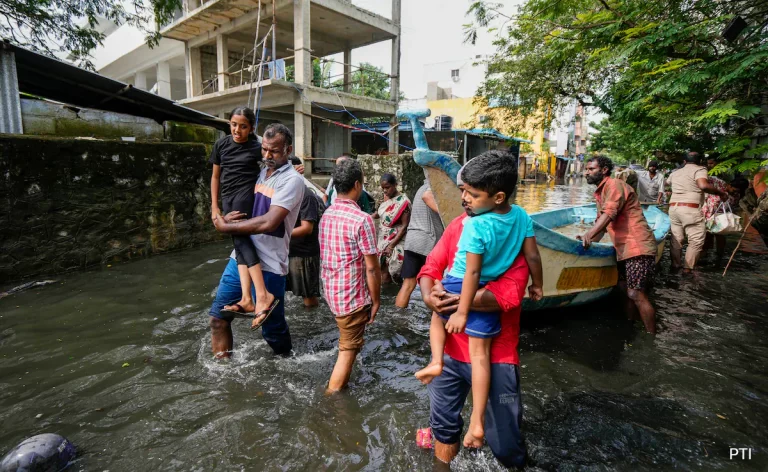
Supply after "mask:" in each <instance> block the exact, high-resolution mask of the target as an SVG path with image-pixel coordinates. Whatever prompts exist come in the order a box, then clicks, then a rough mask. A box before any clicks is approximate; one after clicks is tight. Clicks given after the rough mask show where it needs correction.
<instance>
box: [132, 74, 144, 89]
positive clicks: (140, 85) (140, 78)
mask: <svg viewBox="0 0 768 472" xmlns="http://www.w3.org/2000/svg"><path fill="white" fill-rule="evenodd" d="M133 86H134V87H136V88H137V89H141V90H147V73H146V72H145V71H143V70H140V71H137V72H136V75H135V76H134V77H133Z"/></svg>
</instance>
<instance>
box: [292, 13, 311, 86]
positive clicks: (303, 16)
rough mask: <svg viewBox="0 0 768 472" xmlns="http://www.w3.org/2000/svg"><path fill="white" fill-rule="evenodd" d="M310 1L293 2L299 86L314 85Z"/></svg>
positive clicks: (296, 69)
mask: <svg viewBox="0 0 768 472" xmlns="http://www.w3.org/2000/svg"><path fill="white" fill-rule="evenodd" d="M309 24H310V23H309V0H293V49H294V65H295V71H296V83H297V84H304V85H307V84H311V83H312V57H311V56H310V49H311V47H312V46H311V40H310V33H309Z"/></svg>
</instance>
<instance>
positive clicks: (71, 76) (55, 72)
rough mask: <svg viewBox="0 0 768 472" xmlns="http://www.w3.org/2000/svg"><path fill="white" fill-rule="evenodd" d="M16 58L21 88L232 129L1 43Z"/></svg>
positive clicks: (160, 119)
mask: <svg viewBox="0 0 768 472" xmlns="http://www.w3.org/2000/svg"><path fill="white" fill-rule="evenodd" d="M0 47H2V48H5V49H10V50H12V51H13V53H14V55H15V57H16V74H17V76H18V81H19V91H21V92H24V93H28V94H31V95H37V96H39V97H43V98H48V99H50V100H55V101H57V102H62V103H66V104H69V105H74V106H76V107H80V108H93V109H96V110H105V111H112V112H116V113H124V114H126V115H133V116H142V117H145V118H151V119H153V120H155V121H157V122H158V123H163V122H164V121H181V122H186V123H194V124H198V125H205V126H211V127H213V128H217V129H220V130H222V131H225V132H229V123H228V122H227V121H225V120H222V119H220V118H217V117H215V116H212V115H209V114H207V113H203V112H200V111H197V110H193V109H191V108H187V107H184V106H181V105H179V104H177V103H176V102H174V101H173V100H168V99H167V98H162V97H159V96H157V95H155V94H153V93H150V92H147V91H145V90H141V89H137V88H135V87H134V86H132V85H129V84H125V83H123V82H120V81H117V80H114V79H110V78H107V77H104V76H102V75H99V74H97V73H95V72H89V71H87V70H85V69H81V68H79V67H76V66H73V65H72V64H67V63H66V62H62V61H59V60H57V59H53V58H50V57H48V56H44V55H42V54H38V53H36V52H32V51H30V50H28V49H24V48H21V47H18V46H15V45H13V44H11V43H10V42H9V41H8V40H3V41H2V42H0Z"/></svg>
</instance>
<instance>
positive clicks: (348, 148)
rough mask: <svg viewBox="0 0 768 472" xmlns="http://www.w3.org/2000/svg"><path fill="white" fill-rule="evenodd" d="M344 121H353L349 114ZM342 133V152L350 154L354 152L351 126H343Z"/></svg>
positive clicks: (348, 122) (347, 122)
mask: <svg viewBox="0 0 768 472" xmlns="http://www.w3.org/2000/svg"><path fill="white" fill-rule="evenodd" d="M342 121H343V122H344V123H345V124H350V123H351V122H352V118H351V117H349V116H347V117H345V118H344V119H343V120H342ZM341 133H342V135H341V136H342V138H341V152H342V153H343V154H349V153H350V152H352V130H351V129H349V128H342V129H341Z"/></svg>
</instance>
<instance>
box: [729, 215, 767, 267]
mask: <svg viewBox="0 0 768 472" xmlns="http://www.w3.org/2000/svg"><path fill="white" fill-rule="evenodd" d="M758 213H760V210H757V209H756V210H755V214H754V215H752V217H751V218H750V219H749V221H748V222H747V225H746V226H744V231H743V232H742V233H741V237H740V238H739V242H738V243H737V244H736V248H735V249H734V250H733V252H732V253H731V257H730V259H728V264H726V265H725V270H724V271H723V277H725V273H726V272H728V267H729V266H730V265H731V261H733V256H735V255H736V251H738V250H739V246H741V241H742V240H743V239H744V236H746V235H747V230H748V229H749V226H750V225H751V224H752V220H754V219H755V217H756V216H757V214H758Z"/></svg>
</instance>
